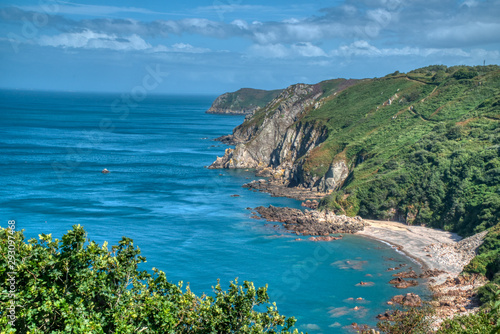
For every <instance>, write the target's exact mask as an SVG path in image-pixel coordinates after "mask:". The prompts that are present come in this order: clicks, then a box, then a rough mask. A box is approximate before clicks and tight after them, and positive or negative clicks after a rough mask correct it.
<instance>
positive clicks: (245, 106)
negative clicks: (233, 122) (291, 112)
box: [207, 88, 282, 115]
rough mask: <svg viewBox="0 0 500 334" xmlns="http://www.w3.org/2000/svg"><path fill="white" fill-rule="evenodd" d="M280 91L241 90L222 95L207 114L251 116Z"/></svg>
mask: <svg viewBox="0 0 500 334" xmlns="http://www.w3.org/2000/svg"><path fill="white" fill-rule="evenodd" d="M281 91H282V90H281V89H279V90H272V91H267V90H261V89H252V88H242V89H240V90H238V91H236V92H232V93H224V94H222V95H220V96H219V97H217V98H216V99H215V101H214V102H213V103H212V106H211V107H210V109H208V110H207V113H208V114H226V115H252V114H253V113H254V112H255V111H256V110H258V109H259V108H261V107H263V106H265V105H266V104H267V103H268V102H269V101H271V100H272V99H273V98H275V97H276V96H277V95H278V94H279V93H280V92H281Z"/></svg>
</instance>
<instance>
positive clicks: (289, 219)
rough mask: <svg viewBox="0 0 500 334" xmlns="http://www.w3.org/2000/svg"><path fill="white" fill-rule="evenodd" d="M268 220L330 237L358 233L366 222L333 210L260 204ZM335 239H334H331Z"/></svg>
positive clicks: (262, 213) (288, 228)
mask: <svg viewBox="0 0 500 334" xmlns="http://www.w3.org/2000/svg"><path fill="white" fill-rule="evenodd" d="M255 211H257V212H258V213H259V214H260V215H261V217H262V218H264V219H266V220H267V221H276V222H282V223H284V224H283V227H285V228H286V229H287V230H290V231H293V232H298V233H300V234H303V235H312V236H322V237H325V238H330V237H329V235H330V234H337V233H356V232H358V231H361V230H363V229H364V226H365V223H364V222H363V220H362V219H361V218H360V217H347V216H344V215H336V214H335V213H333V212H332V211H317V210H307V211H305V212H304V211H302V210H299V209H292V208H287V207H274V206H272V205H270V206H269V207H267V208H266V207H263V206H259V207H258V208H255ZM331 240H333V239H331Z"/></svg>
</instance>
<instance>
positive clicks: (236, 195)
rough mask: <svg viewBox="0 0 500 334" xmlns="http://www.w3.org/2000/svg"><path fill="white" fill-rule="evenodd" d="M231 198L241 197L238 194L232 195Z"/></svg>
mask: <svg viewBox="0 0 500 334" xmlns="http://www.w3.org/2000/svg"><path fill="white" fill-rule="evenodd" d="M231 197H240V195H238V194H234V195H231Z"/></svg>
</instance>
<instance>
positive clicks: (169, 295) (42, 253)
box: [0, 226, 297, 334]
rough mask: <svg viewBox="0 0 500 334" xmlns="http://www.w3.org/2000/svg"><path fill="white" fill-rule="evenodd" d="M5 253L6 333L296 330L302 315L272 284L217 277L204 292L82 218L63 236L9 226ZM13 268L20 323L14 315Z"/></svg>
mask: <svg viewBox="0 0 500 334" xmlns="http://www.w3.org/2000/svg"><path fill="white" fill-rule="evenodd" d="M9 244H10V245H13V246H14V247H15V260H16V261H15V262H16V263H15V268H14V270H13V269H11V268H9V265H8V254H9V255H12V254H11V253H9V252H8V251H9ZM11 248H12V247H11ZM0 254H2V257H3V261H2V265H1V266H0V280H1V282H2V286H3V287H4V291H3V292H2V294H1V297H0V305H1V307H0V327H1V328H2V333H16V332H17V333H176V334H177V333H200V334H201V333H203V334H205V333H290V332H289V330H290V328H291V327H292V326H293V324H294V323H295V319H294V318H285V317H284V316H282V315H280V314H279V313H278V311H277V308H276V305H275V304H269V297H268V295H267V291H266V290H267V289H266V287H261V288H257V289H256V288H255V287H254V286H253V284H252V283H250V282H244V284H243V285H238V282H237V281H235V282H234V283H233V282H231V283H230V286H229V289H228V291H224V290H222V288H221V286H220V285H219V284H217V286H216V287H215V288H214V296H206V295H203V296H196V295H195V294H193V293H192V292H191V291H190V290H189V287H186V288H185V290H183V288H182V282H181V283H179V284H178V285H175V284H172V283H169V282H168V281H167V279H166V275H165V273H164V272H162V271H160V270H158V269H154V268H153V272H154V273H153V274H150V273H148V272H147V271H139V270H138V265H139V264H140V263H142V262H145V261H146V259H145V258H144V257H142V256H140V250H139V249H138V248H135V247H134V244H133V241H132V240H131V239H129V238H125V237H124V238H123V239H122V240H121V241H120V242H119V245H118V246H113V247H112V248H111V251H110V250H109V249H108V247H107V244H106V243H105V244H104V245H102V246H99V245H97V244H96V243H95V242H93V241H90V240H88V239H87V238H86V233H85V231H84V230H83V228H82V227H80V226H73V230H71V231H68V233H67V234H65V235H64V236H63V237H62V240H58V239H55V240H53V239H52V237H51V236H50V235H45V234H42V235H40V241H37V240H36V239H31V240H29V241H28V242H25V241H24V235H23V233H22V232H15V233H11V230H10V229H1V230H0ZM9 261H10V258H9ZM13 271H14V272H15V273H16V275H15V279H14V282H15V290H16V296H15V301H16V305H17V307H16V308H15V312H16V313H15V316H16V317H17V319H16V320H15V328H14V327H12V326H11V324H9V321H10V319H9V318H8V317H7V315H8V314H10V313H9V306H10V297H9V294H8V293H7V287H9V286H10V285H11V283H12V282H11V280H9V278H11V274H9V272H13ZM255 307H258V308H259V309H260V310H261V311H256V310H255V309H254V308H255ZM294 333H297V330H295V331H294Z"/></svg>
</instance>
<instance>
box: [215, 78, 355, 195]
mask: <svg viewBox="0 0 500 334" xmlns="http://www.w3.org/2000/svg"><path fill="white" fill-rule="evenodd" d="M321 95H322V91H321V90H319V89H318V87H317V86H315V85H305V84H297V85H293V86H290V87H288V88H287V89H286V90H284V91H283V92H282V93H281V94H280V95H279V96H278V97H277V98H275V99H274V100H272V101H271V102H270V103H269V104H268V105H267V106H266V107H265V108H263V109H261V110H258V111H257V114H255V115H254V117H249V118H247V119H246V120H245V122H244V123H243V124H241V125H240V126H238V127H236V128H235V129H234V131H233V134H232V135H230V136H225V137H224V138H223V139H224V141H225V142H227V143H230V144H233V145H235V148H234V149H228V150H226V152H225V154H224V156H223V157H217V160H216V161H215V162H214V163H212V165H210V166H209V168H245V169H246V168H260V169H262V168H266V167H267V168H271V169H272V170H273V172H272V174H273V175H279V178H275V179H277V180H278V179H279V181H280V182H281V183H282V184H283V185H284V186H292V187H295V186H302V187H305V188H308V189H311V190H314V191H318V192H329V191H332V190H334V189H337V188H339V187H340V186H341V185H342V183H343V182H344V181H345V179H346V178H347V176H348V175H349V168H348V165H347V163H346V162H345V161H343V160H338V159H337V160H336V161H334V162H332V163H331V166H330V168H329V170H328V171H327V173H326V175H324V176H313V175H310V174H309V173H307V172H305V171H304V168H303V164H304V162H305V161H306V159H305V157H307V156H308V155H309V154H310V152H311V151H312V150H313V149H314V148H316V147H318V146H319V145H321V144H322V143H323V142H324V141H325V140H326V138H327V137H328V131H327V128H326V127H325V126H324V125H321V124H318V123H314V122H312V123H311V122H303V121H301V120H300V119H301V116H302V115H303V114H304V113H305V112H306V110H307V109H308V108H313V107H314V106H315V105H317V104H318V103H319V102H318V101H319V97H320V96H321ZM221 139H222V137H221Z"/></svg>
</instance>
